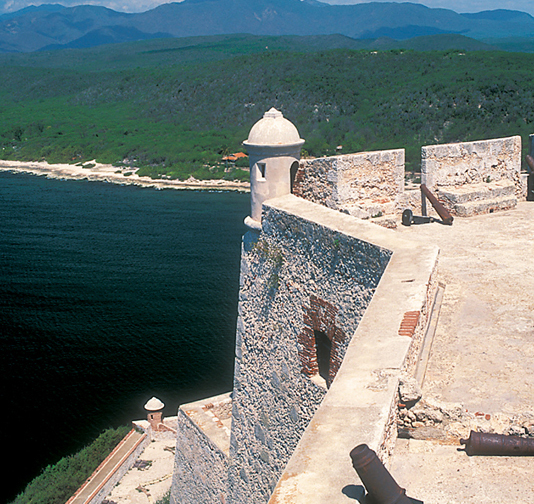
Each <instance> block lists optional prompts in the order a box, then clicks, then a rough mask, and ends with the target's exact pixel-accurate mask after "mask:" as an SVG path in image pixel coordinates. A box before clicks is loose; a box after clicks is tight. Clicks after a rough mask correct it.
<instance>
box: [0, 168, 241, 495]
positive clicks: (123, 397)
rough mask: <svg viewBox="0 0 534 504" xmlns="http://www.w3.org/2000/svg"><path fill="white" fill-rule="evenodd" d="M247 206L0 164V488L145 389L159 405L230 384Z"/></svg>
mask: <svg viewBox="0 0 534 504" xmlns="http://www.w3.org/2000/svg"><path fill="white" fill-rule="evenodd" d="M248 211H249V196H248V195H246V194H235V193H207V192H190V191H173V190H166V191H156V190H154V189H141V188H137V187H131V186H125V187H121V186H117V185H112V184H105V183H96V182H86V181H56V180H48V179H45V178H42V177H35V176H30V175H19V174H10V173H1V172H0V342H1V359H0V362H1V368H0V371H1V377H2V411H3V425H2V429H0V431H1V432H2V446H3V447H4V461H5V464H4V465H7V466H8V474H7V475H6V476H7V477H5V478H3V479H4V484H3V488H2V492H1V494H2V499H6V501H9V500H10V499H11V498H13V497H14V496H15V495H16V493H17V492H19V491H21V490H22V489H23V488H24V486H25V484H26V483H27V482H29V481H30V480H31V479H32V478H33V477H34V476H35V475H37V474H38V473H39V472H40V470H41V468H42V467H44V466H46V465H47V464H51V463H55V462H56V461H57V460H58V459H59V458H60V457H61V456H63V455H66V454H69V453H72V452H75V451H76V450H78V449H80V448H81V447H83V446H84V445H86V444H87V443H88V442H90V441H91V440H92V439H94V438H95V437H96V436H97V435H98V434H99V433H100V432H101V431H102V430H103V429H105V428H107V427H112V426H118V425H121V424H127V423H129V422H130V421H131V420H133V419H140V418H144V416H145V412H144V410H143V405H144V403H145V402H146V401H147V400H148V399H149V398H150V397H152V396H153V395H155V396H157V397H159V398H160V399H161V400H162V401H163V402H164V403H165V404H166V409H165V411H164V413H165V414H166V415H168V416H170V415H175V414H176V410H177V407H178V405H179V404H180V403H183V402H188V401H190V400H193V399H197V398H200V397H203V396H208V395H212V394H216V393H222V392H224V391H226V390H229V389H230V388H231V384H232V372H233V351H234V348H233V346H234V335H235V321H236V305H237V289H238V277H239V255H240V239H241V235H242V234H243V233H244V231H245V227H244V225H243V218H244V217H245V216H246V215H247V214H248ZM6 450H7V452H6Z"/></svg>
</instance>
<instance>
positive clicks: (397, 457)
mask: <svg viewBox="0 0 534 504" xmlns="http://www.w3.org/2000/svg"><path fill="white" fill-rule="evenodd" d="M399 232H400V233H402V234H403V235H404V236H405V237H410V238H413V239H420V240H422V241H424V242H425V243H435V244H437V245H438V246H439V247H440V260H439V280H440V281H441V282H443V283H445V284H446V287H445V295H444V300H443V305H442V308H441V314H440V318H439V322H438V326H437V330H436V335H435V338H434V343H433V347H432V352H431V356H430V360H429V364H428V370H427V374H426V381H425V383H424V386H423V398H424V399H425V398H430V399H431V400H434V401H436V403H443V404H452V403H459V405H461V407H462V411H463V412H464V413H471V414H472V415H473V416H475V418H477V419H478V425H480V427H481V428H482V429H485V430H487V431H491V430H496V431H498V429H499V425H498V423H496V419H498V418H499V417H501V418H506V417H508V418H516V417H518V416H521V415H522V416H523V418H524V417H525V416H526V417H529V415H532V413H534V203H531V202H524V203H520V204H519V205H518V207H517V209H515V210H509V211H505V212H498V213H494V214H489V215H483V216H478V217H471V218H469V219H460V218H456V219H455V221H454V224H453V225H452V226H451V227H449V226H442V225H440V224H437V223H434V224H426V225H420V226H412V227H409V228H406V227H402V226H401V227H400V228H399ZM416 260H417V257H414V261H416ZM531 420H532V422H531V427H530V428H532V429H534V415H532V418H531ZM530 428H529V431H530ZM467 430H469V429H467ZM457 433H458V435H462V436H465V434H467V432H466V426H465V424H464V425H461V422H459V423H458V426H457ZM465 437H467V436H465ZM458 448H459V446H458V445H450V444H446V442H444V441H438V440H415V439H410V440H398V443H397V445H396V448H395V453H394V456H393V459H392V463H391V467H390V470H391V472H392V474H393V475H394V477H395V478H396V480H397V481H398V483H399V484H400V485H402V486H404V487H406V488H407V489H408V495H410V496H412V497H415V498H418V499H420V500H423V501H424V502H425V504H438V503H439V504H455V503H458V504H460V503H461V504H471V503H473V504H474V503H477V504H483V503H496V502H509V503H514V504H526V503H530V504H532V503H534V482H533V479H532V475H533V474H534V457H523V458H521V457H468V456H467V455H466V454H465V453H464V452H462V451H458Z"/></svg>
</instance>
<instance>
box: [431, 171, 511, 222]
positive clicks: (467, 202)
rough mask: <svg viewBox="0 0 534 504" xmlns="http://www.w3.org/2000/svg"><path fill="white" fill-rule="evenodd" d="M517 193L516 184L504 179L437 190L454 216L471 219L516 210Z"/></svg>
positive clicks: (438, 196) (441, 199) (439, 197)
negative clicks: (501, 211) (474, 216)
mask: <svg viewBox="0 0 534 504" xmlns="http://www.w3.org/2000/svg"><path fill="white" fill-rule="evenodd" d="M515 191H516V187H515V184H514V182H513V181H511V180H507V179H503V180H499V181H498V182H483V183H480V184H466V185H463V186H460V187H444V186H441V187H439V188H438V189H437V190H436V195H437V198H438V199H439V201H441V202H442V203H443V205H444V206H445V207H446V208H447V209H448V210H449V212H450V213H451V214H452V215H456V216H458V217H471V216H473V215H480V214H487V213H492V212H495V211H497V210H509V209H511V208H515V207H516V205H517V198H516V195H515Z"/></svg>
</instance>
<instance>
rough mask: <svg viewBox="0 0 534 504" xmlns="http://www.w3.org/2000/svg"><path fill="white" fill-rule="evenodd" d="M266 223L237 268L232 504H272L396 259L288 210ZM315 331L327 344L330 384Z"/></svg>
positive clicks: (274, 211)
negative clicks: (388, 267) (389, 265)
mask: <svg viewBox="0 0 534 504" xmlns="http://www.w3.org/2000/svg"><path fill="white" fill-rule="evenodd" d="M295 199H296V198H295ZM275 201H276V200H275ZM262 223H263V232H262V233H261V234H260V235H259V237H258V236H257V235H256V234H254V233H252V232H251V233H250V234H249V236H246V237H245V247H244V250H243V254H242V261H241V281H240V294H239V315H238V322H237V334H236V349H237V350H236V361H235V362H236V364H235V378H234V390H233V397H232V401H233V419H234V423H233V427H232V439H231V444H230V459H231V462H230V475H229V477H230V481H229V489H230V490H229V494H230V499H229V500H230V502H266V501H267V500H268V499H269V497H270V495H271V493H272V491H273V489H274V487H275V485H276V483H277V481H278V477H279V475H280V474H281V472H282V470H283V469H284V467H285V465H286V464H287V462H288V460H289V458H290V457H291V455H292V453H293V451H294V450H295V448H296V446H297V443H298V441H299V439H300V437H301V436H302V433H303V432H304V430H305V429H306V427H307V425H308V424H309V422H310V420H311V418H312V417H313V415H314V413H315V411H316V410H317V407H318V406H319V404H320V403H321V401H322V400H323V398H324V396H325V394H326V390H327V383H328V384H330V383H331V382H332V381H334V378H335V376H336V373H337V370H338V369H339V366H340V365H341V362H342V361H343V358H344V356H345V352H346V350H347V347H348V345H349V342H350V340H351V337H352V335H353V334H354V332H355V330H356V328H357V327H358V323H359V321H360V319H361V317H362V315H363V313H364V312H365V310H366V308H367V306H368V304H369V302H370V300H371V299H372V297H373V293H374V291H375V289H376V287H377V285H378V283H379V281H380V278H381V276H382V273H383V271H384V269H385V267H386V265H387V263H388V261H389V258H390V255H391V253H390V252H389V251H388V250H386V249H384V248H381V247H377V246H375V245H373V244H371V243H368V242H365V241H362V240H358V239H357V238H355V237H352V236H349V235H346V234H345V233H341V232H337V233H336V232H332V229H330V228H329V227H327V226H324V225H320V224H318V223H316V222H312V221H310V220H305V219H302V218H300V217H299V216H298V215H295V214H294V213H293V212H291V211H287V210H286V209H282V208H276V207H271V206H269V207H265V206H264V214H263V219H262ZM317 331H320V332H323V333H324V334H325V335H326V336H327V338H328V339H329V340H330V342H331V343H330V344H331V349H330V350H329V352H328V353H329V356H328V361H329V362H328V366H327V367H328V374H327V375H326V373H324V374H325V375H326V376H325V377H321V376H320V374H319V363H318V358H317V352H316V345H315V334H316V332H317Z"/></svg>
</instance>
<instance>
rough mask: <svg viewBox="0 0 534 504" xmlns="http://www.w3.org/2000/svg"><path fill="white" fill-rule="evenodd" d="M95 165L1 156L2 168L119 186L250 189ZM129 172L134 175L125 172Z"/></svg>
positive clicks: (226, 182) (227, 182)
mask: <svg viewBox="0 0 534 504" xmlns="http://www.w3.org/2000/svg"><path fill="white" fill-rule="evenodd" d="M89 163H90V164H94V166H92V167H91V168H83V167H82V166H76V165H71V164H49V163H47V162H46V161H10V160H5V159H0V171H9V172H15V173H27V174H32V175H38V176H45V177H47V178H51V179H68V180H89V181H98V182H110V183H112V184H119V185H136V186H139V187H152V188H155V189H178V190H197V191H199V190H203V191H237V192H249V191H250V183H249V182H237V181H236V182H233V181H230V180H197V179H195V178H193V177H189V178H188V179H187V180H184V181H182V180H170V179H151V178H150V177H139V176H138V175H137V174H136V173H135V170H136V169H135V168H132V169H130V168H128V169H119V168H117V167H116V166H113V165H109V164H102V163H97V162H96V161H88V162H87V163H85V164H86V165H87V164H89ZM128 172H130V173H131V175H128V176H126V175H124V173H128Z"/></svg>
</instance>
